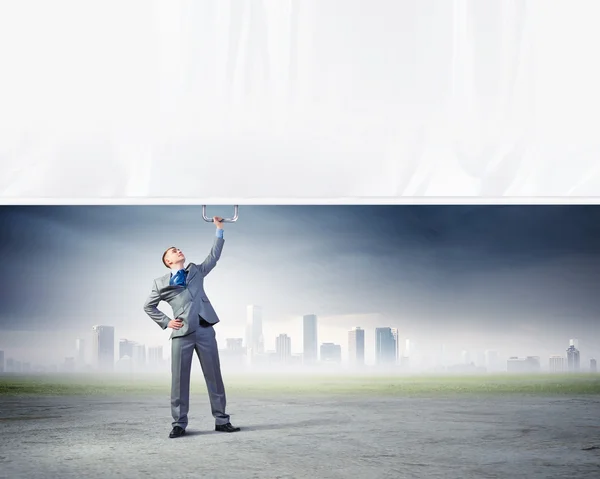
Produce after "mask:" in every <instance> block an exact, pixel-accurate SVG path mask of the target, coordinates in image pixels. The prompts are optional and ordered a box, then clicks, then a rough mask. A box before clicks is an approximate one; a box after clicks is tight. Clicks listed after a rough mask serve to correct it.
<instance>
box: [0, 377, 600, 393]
mask: <svg viewBox="0 0 600 479" xmlns="http://www.w3.org/2000/svg"><path fill="white" fill-rule="evenodd" d="M224 379H225V387H226V390H227V392H228V394H230V395H232V394H233V395H238V394H243V395H252V396H273V395H292V396H293V395H300V394H302V395H328V396H332V395H339V396H357V395H377V396H379V395H394V396H415V395H423V396H444V395H452V394H528V395H531V394H541V395H549V394H550V395H572V396H575V395H597V394H600V375H591V374H569V375H550V374H538V375H487V376H404V377H402V376H397V377H392V376H386V377H383V376H333V375H332V376H312V377H310V376H293V375H291V376H290V375H288V376H277V375H264V376H258V375H246V376H231V375H227V376H225V378H224ZM191 389H192V391H199V390H205V385H204V383H203V381H202V378H201V377H200V378H198V377H195V378H193V379H192V386H191ZM169 392H170V378H169V377H168V376H163V377H148V376H143V375H142V376H137V377H133V376H121V377H119V376H111V377H100V376H79V375H64V376H60V375H48V376H13V375H3V376H0V396H9V395H10V396H19V395H86V396H95V395H123V394H125V395H136V394H141V395H155V394H169Z"/></svg>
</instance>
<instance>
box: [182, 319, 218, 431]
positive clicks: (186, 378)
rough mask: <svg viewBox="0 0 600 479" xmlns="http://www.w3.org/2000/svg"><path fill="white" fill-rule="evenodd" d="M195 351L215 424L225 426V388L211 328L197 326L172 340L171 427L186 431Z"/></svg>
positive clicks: (214, 335)
mask: <svg viewBox="0 0 600 479" xmlns="http://www.w3.org/2000/svg"><path fill="white" fill-rule="evenodd" d="M194 350H195V351H196V354H197V355H198V359H199V360H200V366H201V367H202V372H203V374H204V380H205V381H206V388H207V390H208V397H209V399H210V407H211V410H212V415H213V417H214V418H215V423H216V424H217V425H221V424H227V423H228V422H229V415H228V414H226V413H225V405H226V398H225V386H224V385H223V378H222V377H221V364H220V361H219V350H218V349H217V339H216V334H215V329H214V327H213V326H209V327H202V326H201V327H199V328H197V329H196V331H194V332H193V333H190V334H187V335H185V336H181V337H178V338H173V339H171V374H172V383H171V414H172V416H173V427H175V426H180V427H182V428H184V429H185V428H186V427H187V424H188V411H189V406H190V375H191V369H192V359H193V357H194Z"/></svg>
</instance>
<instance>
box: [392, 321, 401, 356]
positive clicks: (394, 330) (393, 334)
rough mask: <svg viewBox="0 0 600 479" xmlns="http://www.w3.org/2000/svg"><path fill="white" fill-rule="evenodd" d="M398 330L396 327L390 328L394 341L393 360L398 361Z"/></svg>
mask: <svg viewBox="0 0 600 479" xmlns="http://www.w3.org/2000/svg"><path fill="white" fill-rule="evenodd" d="M399 334H400V333H399V331H398V328H392V336H393V337H394V342H395V343H396V359H395V361H396V362H398V359H400V337H399Z"/></svg>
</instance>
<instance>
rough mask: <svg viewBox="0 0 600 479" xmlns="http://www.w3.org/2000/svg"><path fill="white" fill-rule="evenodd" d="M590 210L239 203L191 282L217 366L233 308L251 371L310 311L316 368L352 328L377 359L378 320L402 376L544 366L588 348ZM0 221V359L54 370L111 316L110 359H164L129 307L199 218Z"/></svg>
mask: <svg viewBox="0 0 600 479" xmlns="http://www.w3.org/2000/svg"><path fill="white" fill-rule="evenodd" d="M208 211H209V214H211V215H213V214H215V215H216V214H218V215H222V216H228V215H230V214H231V213H232V207H230V206H209V208H208ZM598 220H600V208H598V207H595V206H310V207H309V206H242V207H240V219H239V220H238V222H236V223H233V224H226V225H225V248H224V250H223V255H222V258H221V260H220V262H219V264H218V266H217V267H216V268H215V269H214V270H213V271H212V272H211V273H210V275H209V276H208V277H207V278H206V281H205V287H206V291H207V294H208V296H209V298H210V300H211V302H212V303H213V305H214V307H215V309H216V311H217V313H218V314H219V317H220V319H221V322H220V323H219V324H218V325H217V326H216V332H217V340H218V343H219V348H220V349H221V350H222V361H223V367H224V370H227V369H233V370H235V369H236V368H238V366H237V365H239V364H245V365H248V361H249V359H248V351H245V350H244V351H243V352H242V351H241V350H240V351H238V352H232V351H228V349H232V348H234V349H235V348H236V347H237V346H232V345H231V344H230V345H229V346H228V341H227V339H235V338H239V340H242V345H240V347H242V348H246V347H247V343H248V341H249V338H248V333H247V328H248V316H249V314H250V313H249V305H256V306H258V307H259V308H260V317H261V320H262V338H261V345H260V348H262V351H259V353H260V354H258V353H257V351H256V348H254V351H252V352H251V356H252V355H254V356H256V355H257V354H258V355H259V356H260V357H261V358H262V359H256V358H254V359H253V360H252V361H251V362H252V364H253V365H260V367H261V368H263V369H273V370H275V369H277V370H281V369H282V368H283V369H284V370H285V369H286V368H293V367H294V365H297V364H298V365H301V364H302V363H303V359H302V356H303V355H304V356H305V350H304V347H305V346H304V335H305V330H304V322H305V320H304V319H303V317H304V316H305V315H312V314H314V315H316V317H317V320H316V333H317V336H316V344H317V349H318V350H319V351H318V352H317V355H318V357H321V356H323V352H322V350H321V345H322V344H323V343H333V344H335V345H338V346H339V347H337V346H336V349H337V350H338V351H339V352H338V353H334V357H333V362H332V363H331V364H333V365H337V364H339V365H340V367H343V368H348V367H351V365H352V364H353V360H352V357H351V353H350V351H349V350H350V341H349V331H350V330H352V329H353V328H355V327H360V328H362V329H363V330H364V362H365V364H366V365H367V366H373V367H370V368H369V370H376V369H377V368H376V367H375V366H376V365H377V364H378V363H380V362H381V361H379V360H378V359H377V358H378V356H377V354H378V353H377V352H376V350H377V348H378V347H377V344H378V343H377V339H376V328H392V329H393V330H394V334H395V335H396V336H397V341H396V346H395V347H396V362H395V365H396V366H398V369H402V366H401V364H400V363H402V358H409V360H408V361H405V364H404V370H406V371H411V372H413V371H414V372H416V371H438V372H439V371H449V370H452V368H453V367H454V368H455V367H458V366H461V365H462V366H465V365H472V366H474V367H486V366H488V369H489V355H490V354H491V355H493V356H494V357H496V356H497V358H498V359H497V361H498V366H497V367H496V368H494V369H498V370H501V369H503V370H506V364H507V359H508V358H510V357H519V358H525V357H527V356H537V357H539V361H540V363H541V369H542V370H547V369H548V365H549V358H550V357H551V356H555V355H559V356H566V350H567V348H568V347H569V345H570V341H571V340H575V344H576V345H577V348H578V350H579V351H580V354H581V368H582V370H587V369H588V368H589V364H590V359H592V358H597V357H598V356H599V353H600V333H599V326H598V324H599V323H598V315H599V313H600V299H599V298H598V295H597V294H595V289H596V287H597V286H596V285H597V284H600V268H599V266H600V256H599V249H600V242H599V241H598V238H599V237H600V236H599V234H600V227H599V226H598V225H600V222H599V221H598ZM0 226H1V227H0V245H1V252H2V263H1V264H2V266H1V271H2V274H1V278H2V279H1V280H0V282H1V284H0V287H2V291H3V299H2V302H1V303H0V328H1V329H0V350H2V351H4V357H5V362H6V361H7V358H12V359H14V360H17V361H19V362H20V363H28V364H29V366H28V367H29V368H32V369H33V368H34V367H35V365H39V366H44V367H46V368H50V367H56V368H57V369H58V370H61V368H64V367H65V361H66V358H75V359H77V358H78V356H79V355H81V358H79V359H77V361H79V360H81V361H83V362H84V363H85V364H87V365H88V366H89V367H90V368H93V366H92V365H93V364H94V360H95V358H93V357H92V356H93V352H92V349H93V348H92V344H93V334H92V327H93V326H94V325H103V326H112V327H113V328H114V360H115V361H118V360H119V359H120V356H122V355H123V354H121V355H120V353H119V349H120V345H119V342H120V340H122V339H127V340H128V341H133V342H136V343H139V344H143V345H144V346H145V348H146V353H145V354H146V360H145V370H152V368H153V366H151V365H150V364H149V362H148V361H149V359H148V354H149V352H148V350H149V348H151V347H155V346H162V352H161V354H162V360H163V362H162V366H161V368H162V369H164V368H165V367H166V368H167V369H166V370H167V371H168V360H169V356H170V343H169V332H168V331H163V330H161V329H160V328H159V327H158V326H157V325H156V324H155V323H154V322H153V321H152V320H151V319H150V318H148V316H147V315H146V313H145V312H144V311H143V309H142V306H143V303H144V301H145V299H146V297H147V295H148V294H149V292H150V288H151V285H152V280H153V279H155V278H157V277H159V276H161V275H163V274H165V273H166V270H165V267H164V266H163V265H162V263H161V260H160V256H161V254H162V252H163V251H164V250H165V249H166V248H167V247H169V246H172V245H175V246H177V247H179V248H181V249H182V250H183V251H184V253H185V254H186V256H187V260H188V261H193V262H201V261H202V260H203V259H204V258H205V257H206V255H207V254H208V252H209V250H210V247H211V244H212V241H213V237H214V225H213V224H210V223H206V222H204V221H202V217H201V208H200V207H194V206H143V207H142V206H95V207H91V206H73V207H58V206H57V207H53V206H47V207H2V208H1V209H0ZM160 308H161V310H163V311H164V312H165V313H166V314H167V315H168V316H170V317H171V316H172V311H170V308H169V307H168V305H166V304H164V303H161V306H160ZM396 330H397V332H396ZM282 334H285V335H287V337H289V339H285V340H283V341H284V342H283V343H280V345H279V346H278V345H277V338H278V337H279V336H280V335H282ZM77 339H81V340H82V343H81V344H82V345H83V346H82V347H81V350H80V351H78V349H77V348H78V347H77V343H76V340H77ZM407 340H408V342H407ZM280 341H281V340H280ZM287 341H289V343H287ZM284 343H285V344H289V351H288V346H281V344H284ZM282 348H283V349H284V350H285V351H282ZM486 351H488V353H487V355H486ZM282 354H283V356H285V358H284V359H283V360H282ZM325 354H326V355H327V354H328V353H325ZM338 355H339V357H338ZM128 356H129V354H128ZM288 356H289V357H288ZM486 358H487V359H486ZM281 360H282V361H283V362H284V363H285V364H281V363H282V361H281ZM77 361H76V362H77ZM304 362H305V361H304ZM288 363H289V364H288ZM320 363H321V364H322V363H323V361H321V362H320ZM388 365H389V364H388ZM157 368H158V366H157ZM115 370H117V371H118V370H119V364H118V363H117V365H116V366H115Z"/></svg>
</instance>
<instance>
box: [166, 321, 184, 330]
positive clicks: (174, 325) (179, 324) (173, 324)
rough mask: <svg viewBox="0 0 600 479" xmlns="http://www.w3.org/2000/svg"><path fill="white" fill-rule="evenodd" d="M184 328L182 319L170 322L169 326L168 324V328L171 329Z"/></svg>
mask: <svg viewBox="0 0 600 479" xmlns="http://www.w3.org/2000/svg"><path fill="white" fill-rule="evenodd" d="M182 326H183V320H181V319H172V320H171V321H169V324H167V328H171V329H181V328H182Z"/></svg>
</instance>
